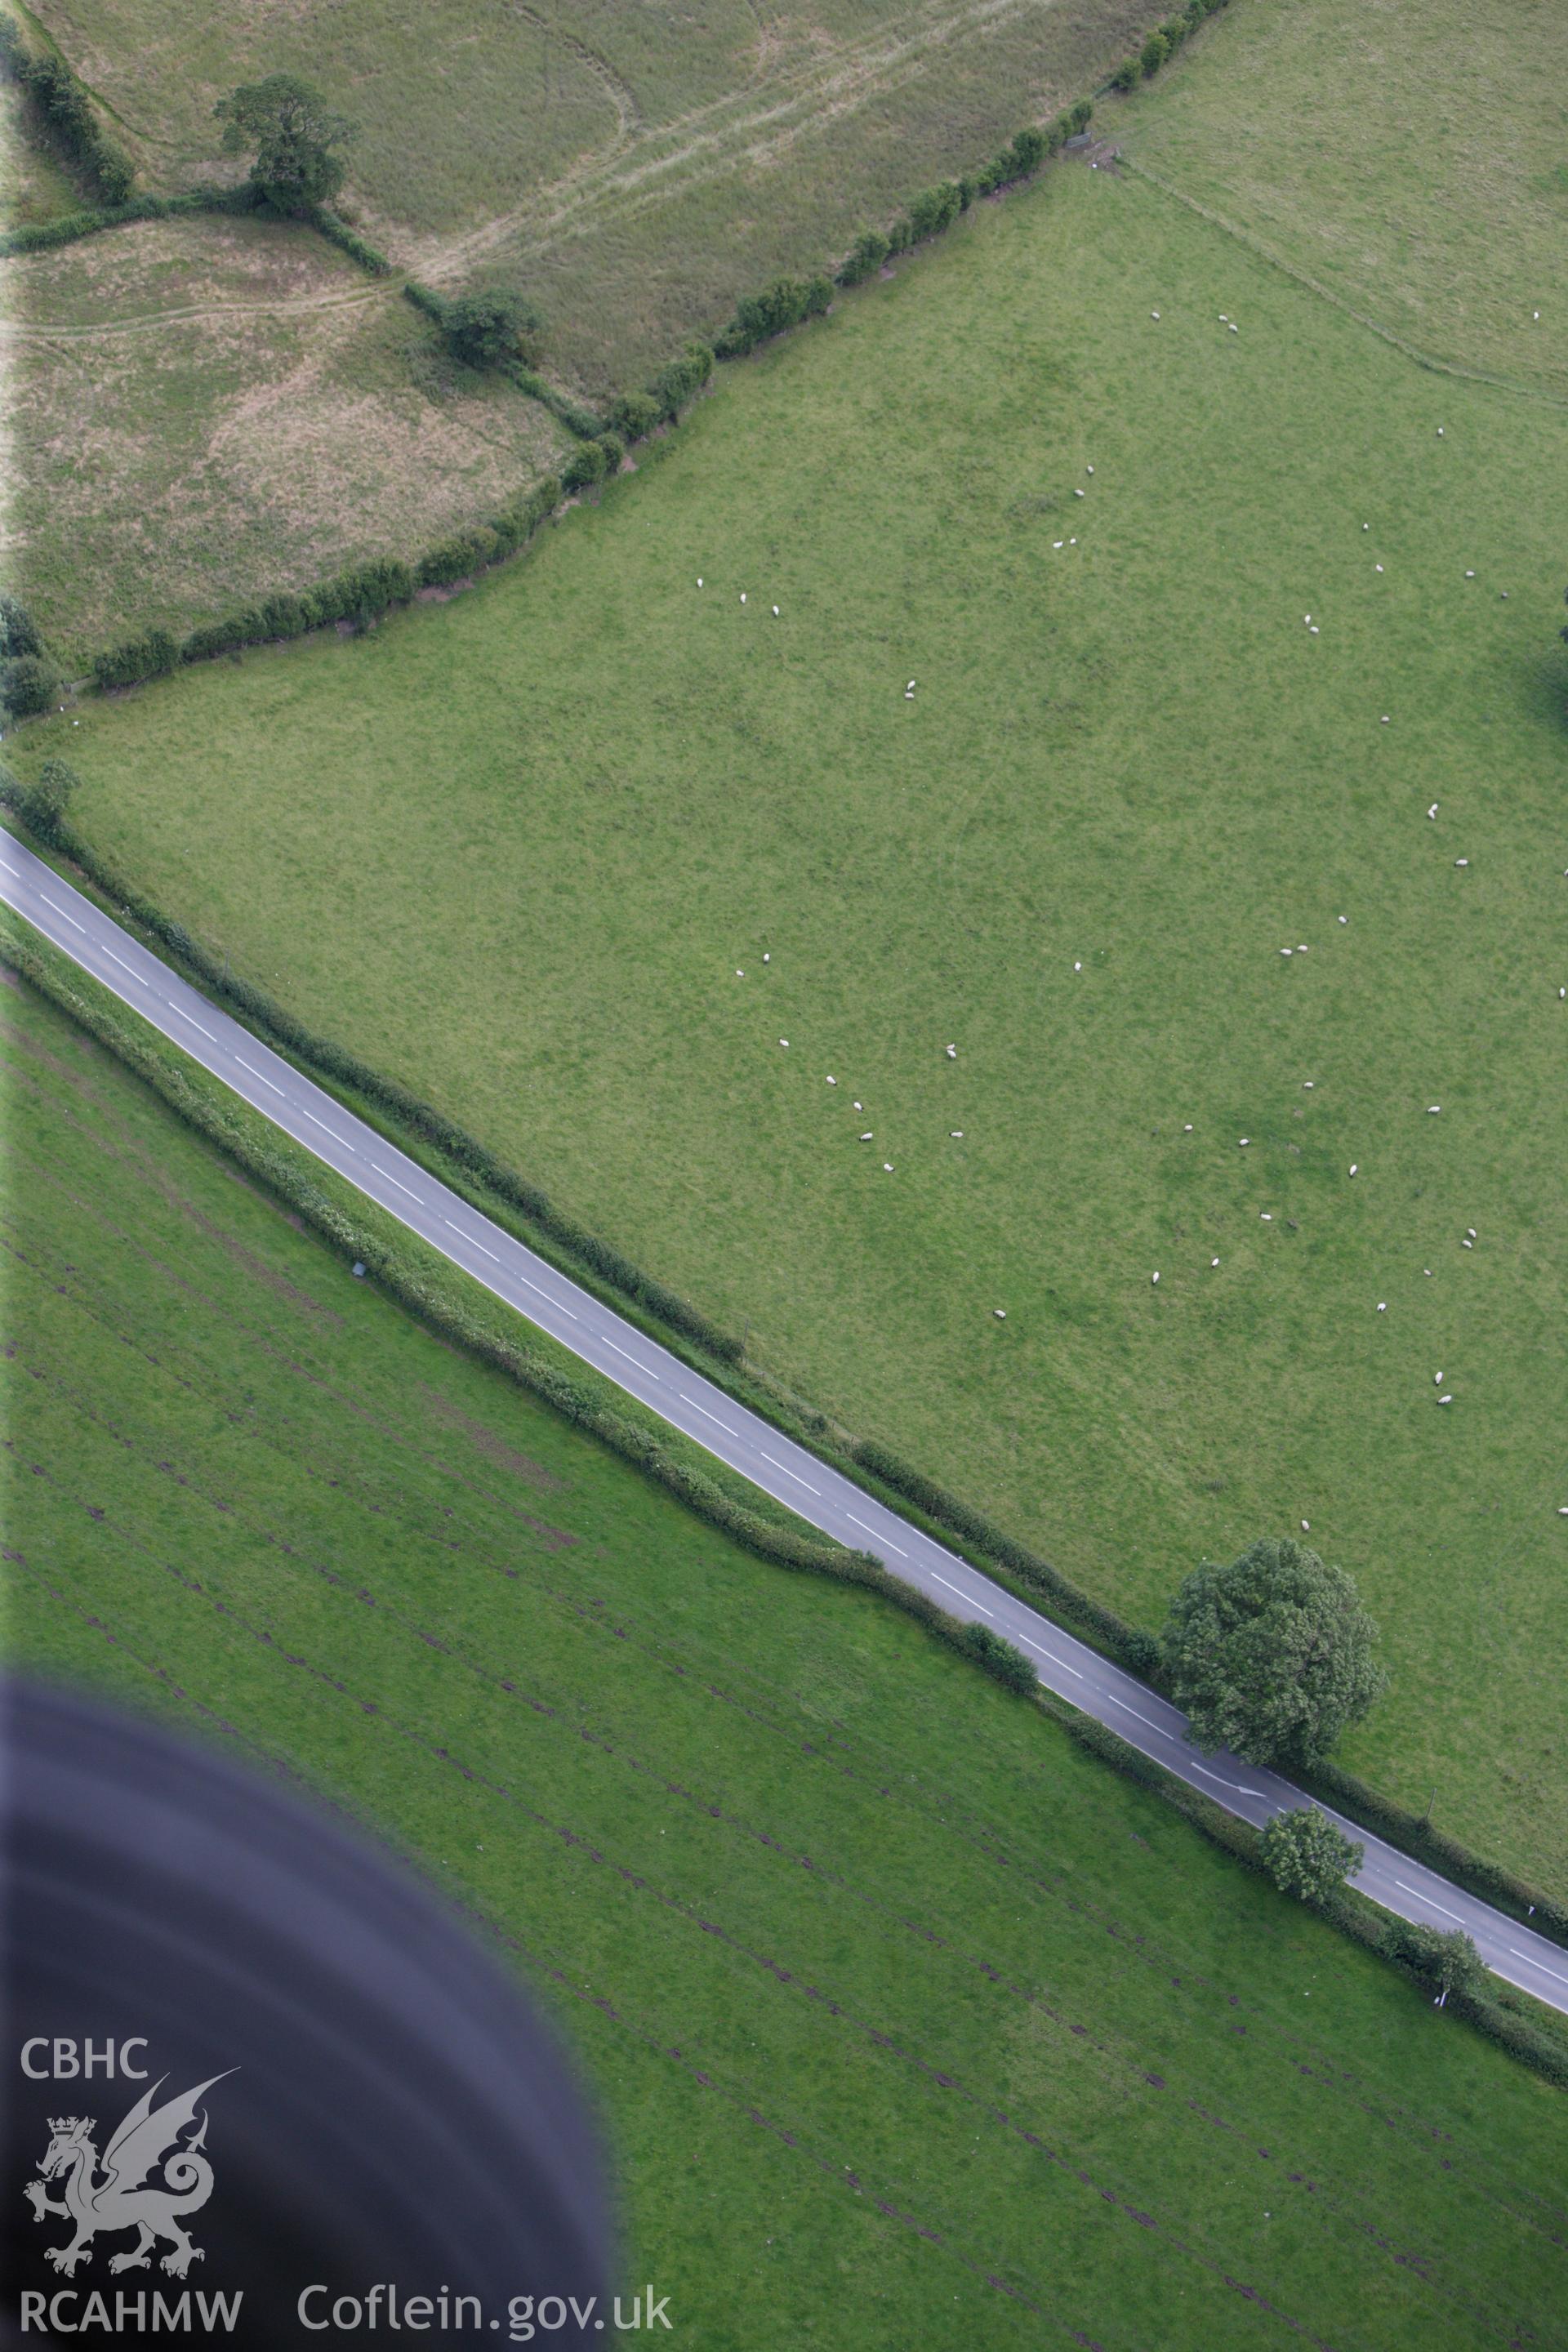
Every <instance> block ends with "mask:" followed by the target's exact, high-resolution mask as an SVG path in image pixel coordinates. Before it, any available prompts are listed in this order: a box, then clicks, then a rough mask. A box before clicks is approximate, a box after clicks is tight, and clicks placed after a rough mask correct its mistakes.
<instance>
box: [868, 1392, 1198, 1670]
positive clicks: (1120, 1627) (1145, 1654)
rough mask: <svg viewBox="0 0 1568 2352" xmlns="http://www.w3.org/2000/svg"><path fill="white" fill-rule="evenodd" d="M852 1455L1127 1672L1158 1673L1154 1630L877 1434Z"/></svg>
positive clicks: (1158, 1649) (1158, 1654) (1156, 1643)
mask: <svg viewBox="0 0 1568 2352" xmlns="http://www.w3.org/2000/svg"><path fill="white" fill-rule="evenodd" d="M850 1454H851V1456H852V1458H853V1460H854V1461H855V1462H856V1463H857V1464H858V1465H859V1467H860V1468H861V1469H863V1470H868V1471H869V1472H870V1474H871V1475H872V1477H873V1478H876V1479H878V1480H879V1481H880V1483H881V1484H882V1485H883V1486H887V1487H889V1488H890V1489H891V1491H892V1492H893V1493H894V1494H895V1495H901V1496H904V1498H905V1499H906V1500H907V1501H909V1502H911V1503H914V1504H915V1505H917V1506H918V1507H919V1508H920V1509H921V1510H922V1511H924V1513H925V1514H926V1516H927V1517H928V1518H931V1519H934V1520H935V1521H936V1522H937V1524H938V1525H939V1526H940V1527H945V1528H952V1530H953V1532H954V1534H955V1535H959V1536H962V1537H963V1538H965V1539H966V1540H967V1541H968V1542H970V1543H972V1544H973V1546H974V1547H975V1549H977V1550H979V1551H983V1552H984V1553H985V1554H987V1556H988V1557H989V1558H990V1559H994V1560H996V1561H997V1562H998V1563H999V1564H1000V1565H1001V1566H1002V1567H1004V1568H1007V1569H1011V1570H1012V1571H1013V1573H1014V1575H1015V1576H1016V1577H1017V1578H1018V1580H1020V1582H1021V1583H1023V1584H1026V1585H1027V1586H1028V1587H1029V1588H1030V1590H1031V1591H1035V1592H1037V1593H1040V1594H1041V1595H1042V1596H1043V1597H1045V1598H1046V1599H1047V1600H1048V1601H1050V1603H1051V1606H1052V1609H1053V1611H1054V1612H1055V1613H1056V1615H1057V1616H1058V1617H1060V1618H1061V1619H1062V1620H1063V1621H1064V1622H1066V1623H1067V1624H1068V1625H1069V1626H1071V1627H1072V1628H1073V1629H1074V1630H1075V1631H1077V1632H1080V1633H1083V1634H1084V1635H1085V1636H1086V1637H1087V1638H1088V1639H1089V1641H1091V1642H1092V1643H1094V1645H1095V1647H1096V1648H1097V1649H1100V1650H1102V1651H1104V1652H1105V1654H1106V1655H1107V1656H1109V1657H1111V1658H1114V1659H1116V1660H1117V1662H1118V1663H1119V1664H1121V1665H1124V1666H1125V1667H1127V1669H1128V1671H1129V1672H1130V1673H1131V1674H1135V1675H1141V1676H1142V1677H1143V1679H1144V1680H1148V1679H1149V1678H1150V1677H1151V1676H1152V1675H1154V1674H1156V1673H1157V1672H1158V1669H1159V1664H1160V1644H1159V1643H1158V1642H1157V1641H1156V1640H1155V1638H1154V1636H1153V1634H1152V1633H1143V1632H1142V1631H1141V1629H1140V1628H1139V1627H1137V1626H1135V1625H1129V1624H1127V1623H1126V1622H1125V1621H1124V1620H1123V1619H1121V1618H1120V1617H1118V1616H1117V1615H1116V1614H1115V1612H1113V1611H1111V1610H1110V1609H1107V1608H1105V1607H1104V1606H1103V1604H1102V1603H1101V1602H1100V1601H1095V1600H1093V1599H1091V1597H1090V1596H1089V1594H1088V1593H1087V1592H1081V1591H1079V1588H1078V1586H1077V1585H1076V1584H1073V1583H1071V1582H1070V1581H1069V1580H1068V1578H1067V1577H1065V1576H1063V1574H1062V1573H1061V1571H1060V1570H1059V1569H1055V1568H1053V1567H1051V1565H1050V1563H1049V1562H1048V1561H1047V1560H1044V1559H1040V1557H1039V1556H1038V1554H1037V1553H1036V1552H1032V1551H1030V1550H1029V1549H1028V1548H1027V1546H1026V1545H1025V1544H1021V1543H1018V1542H1017V1541H1016V1539H1015V1538H1013V1537H1012V1536H1009V1535H1005V1534H1004V1533H1003V1531H1002V1529H1001V1528H998V1527H994V1526H993V1525H992V1523H991V1521H990V1520H989V1519H988V1518H986V1517H984V1513H983V1512H980V1511H976V1510H973V1509H972V1508H971V1507H970V1506H969V1505H968V1504H967V1503H963V1502H960V1500H959V1498H958V1496H956V1495H950V1494H949V1493H948V1491H947V1489H946V1487H945V1486H938V1485H937V1483H936V1481H935V1480H934V1479H933V1478H928V1477H926V1475H924V1473H923V1472H922V1471H920V1470H915V1469H912V1468H911V1467H910V1465H909V1464H908V1463H907V1462H904V1461H901V1460H900V1457H899V1456H898V1455H897V1454H895V1453H894V1452H893V1451H892V1449H891V1448H890V1447H889V1446H886V1445H883V1444H880V1442H879V1440H878V1439H876V1438H860V1439H858V1440H857V1441H856V1442H855V1443H854V1444H852V1445H851V1447H850Z"/></svg>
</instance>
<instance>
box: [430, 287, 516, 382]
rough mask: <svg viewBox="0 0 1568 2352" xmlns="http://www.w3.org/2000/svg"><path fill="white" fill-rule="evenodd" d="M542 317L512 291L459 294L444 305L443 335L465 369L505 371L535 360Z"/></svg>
mask: <svg viewBox="0 0 1568 2352" xmlns="http://www.w3.org/2000/svg"><path fill="white" fill-rule="evenodd" d="M539 327H540V318H539V313H538V311H537V310H534V309H533V308H532V306H531V304H529V303H527V302H525V301H524V300H523V299H522V297H521V294H516V293H513V292H512V291H511V290H510V289H509V288H506V287H496V288H492V289H490V290H489V292H488V293H487V292H479V291H476V292H474V293H470V294H459V295H458V298H457V299H456V301H452V302H447V303H446V304H444V305H443V308H442V312H441V331H442V332H443V334H445V336H446V338H447V345H448V347H449V348H450V350H451V352H452V355H453V357H454V358H455V359H458V360H461V362H463V365H464V366H465V367H471V368H496V367H505V366H506V365H507V364H508V363H509V362H513V361H524V362H526V361H527V360H529V359H530V358H531V357H532V356H533V350H532V342H533V338H534V337H536V336H537V334H538V332H539Z"/></svg>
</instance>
